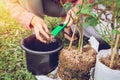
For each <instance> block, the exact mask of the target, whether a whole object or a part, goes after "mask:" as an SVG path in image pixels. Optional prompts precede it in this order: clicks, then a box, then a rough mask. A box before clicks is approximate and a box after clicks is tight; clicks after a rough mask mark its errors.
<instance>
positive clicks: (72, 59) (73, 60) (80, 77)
mask: <svg viewBox="0 0 120 80" xmlns="http://www.w3.org/2000/svg"><path fill="white" fill-rule="evenodd" d="M82 1H83V2H82V4H78V5H76V6H75V7H76V8H77V11H74V10H73V12H74V15H75V16H77V18H75V19H74V18H73V17H72V15H71V14H70V16H71V18H72V19H73V21H74V24H76V27H75V28H74V31H73V35H72V38H71V41H70V44H69V47H66V48H64V49H63V50H62V51H61V53H60V56H59V64H58V76H59V77H60V78H61V79H62V80H73V79H75V80H88V79H89V77H90V70H91V68H92V67H94V66H95V61H96V51H95V50H94V49H93V48H92V47H91V46H84V47H83V31H84V28H85V27H87V26H88V25H90V24H91V21H96V16H95V15H94V14H93V13H92V5H91V4H88V3H87V1H86V0H82ZM65 5H66V6H67V8H68V6H71V5H72V4H71V3H66V4H65ZM71 8H73V6H72V7H71ZM71 10H72V9H71ZM90 19H91V20H90ZM93 26H94V25H93ZM76 29H78V32H79V35H80V38H79V42H78V48H77V47H76V46H72V41H73V40H72V39H73V37H74V35H75V31H76Z"/></svg>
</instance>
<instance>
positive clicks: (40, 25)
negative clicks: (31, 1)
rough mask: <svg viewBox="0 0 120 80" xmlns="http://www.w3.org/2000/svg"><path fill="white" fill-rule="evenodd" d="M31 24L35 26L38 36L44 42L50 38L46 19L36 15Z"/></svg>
mask: <svg viewBox="0 0 120 80" xmlns="http://www.w3.org/2000/svg"><path fill="white" fill-rule="evenodd" d="M31 25H32V26H33V29H34V32H35V35H36V38H37V39H38V40H40V41H42V42H44V43H47V41H48V40H49V39H50V32H49V30H48V27H47V25H46V24H45V22H44V20H43V19H42V18H40V17H38V16H34V17H33V19H32V21H31Z"/></svg>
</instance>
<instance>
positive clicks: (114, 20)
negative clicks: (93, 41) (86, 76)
mask: <svg viewBox="0 0 120 80" xmlns="http://www.w3.org/2000/svg"><path fill="white" fill-rule="evenodd" d="M100 2H102V1H100ZM102 4H103V3H102ZM104 4H106V5H104V6H105V7H106V8H105V9H103V10H101V12H100V14H99V15H98V23H99V26H100V28H99V30H97V29H96V30H97V31H98V33H99V34H100V35H101V38H102V39H103V40H104V41H105V42H106V43H108V44H109V46H110V49H107V50H105V49H104V50H101V51H100V52H99V53H98V55H97V61H96V66H95V75H94V78H95V80H120V76H119V75H120V19H119V16H120V15H119V14H120V11H119V9H120V8H119V6H118V5H119V0H112V1H110V0H108V1H106V2H104ZM108 12H109V14H108ZM102 14H104V15H105V20H106V21H107V24H104V23H101V22H100V21H101V16H102ZM110 14H112V16H111V19H110V18H108V17H107V16H108V15H110Z"/></svg>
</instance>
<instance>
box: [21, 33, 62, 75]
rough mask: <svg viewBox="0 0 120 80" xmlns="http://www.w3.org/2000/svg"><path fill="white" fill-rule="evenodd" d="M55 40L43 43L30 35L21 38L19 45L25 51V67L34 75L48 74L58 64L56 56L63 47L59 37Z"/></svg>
mask: <svg viewBox="0 0 120 80" xmlns="http://www.w3.org/2000/svg"><path fill="white" fill-rule="evenodd" d="M55 39H56V41H55V42H52V43H49V44H45V43H42V42H40V41H39V40H37V39H36V37H35V35H30V36H28V37H26V38H24V39H23V40H21V47H22V49H23V50H24V51H25V52H26V62H27V68H28V70H29V71H30V72H32V73H33V74H34V75H40V74H48V73H49V72H51V71H52V70H54V69H55V68H56V67H57V65H58V56H59V52H60V50H61V49H62V48H63V43H62V41H61V40H60V39H59V38H55Z"/></svg>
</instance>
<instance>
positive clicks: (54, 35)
mask: <svg viewBox="0 0 120 80" xmlns="http://www.w3.org/2000/svg"><path fill="white" fill-rule="evenodd" d="M69 22H70V19H69V20H68V22H67V23H66V24H60V25H58V26H56V27H55V29H53V30H52V32H51V34H52V35H53V37H56V36H57V35H58V34H59V33H60V32H61V31H62V30H63V29H64V28H65V27H66V26H67V25H68V23H69Z"/></svg>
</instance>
